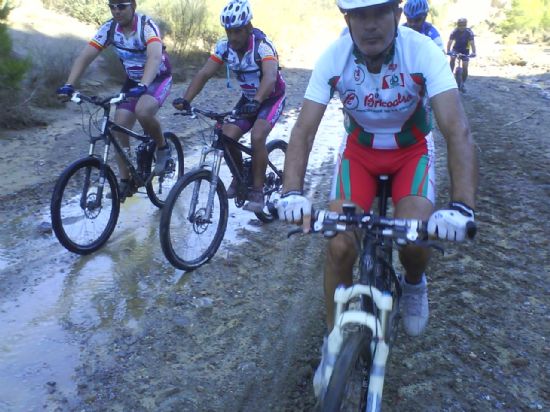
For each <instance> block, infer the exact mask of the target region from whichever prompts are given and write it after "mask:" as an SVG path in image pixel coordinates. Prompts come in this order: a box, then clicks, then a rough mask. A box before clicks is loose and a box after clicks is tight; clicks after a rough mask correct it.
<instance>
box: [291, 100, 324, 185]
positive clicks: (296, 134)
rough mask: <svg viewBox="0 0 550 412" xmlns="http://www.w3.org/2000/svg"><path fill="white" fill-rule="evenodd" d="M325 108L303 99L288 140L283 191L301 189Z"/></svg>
mask: <svg viewBox="0 0 550 412" xmlns="http://www.w3.org/2000/svg"><path fill="white" fill-rule="evenodd" d="M326 108H327V107H326V106H325V105H323V104H320V103H316V102H314V101H311V100H308V99H304V104H303V106H302V110H301V111H300V115H299V116H298V120H296V124H295V125H294V127H293V128H292V132H291V134H290V140H289V142H288V149H287V152H286V158H285V170H284V177H283V182H284V185H283V193H284V192H288V191H291V190H302V187H303V185H304V176H305V173H306V167H307V161H308V157H309V152H310V151H311V147H312V146H313V141H314V140H315V134H316V133H317V129H318V128H319V124H320V123H321V119H322V118H323V114H324V113H325V109H326Z"/></svg>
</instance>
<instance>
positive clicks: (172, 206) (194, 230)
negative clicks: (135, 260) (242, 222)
mask: <svg viewBox="0 0 550 412" xmlns="http://www.w3.org/2000/svg"><path fill="white" fill-rule="evenodd" d="M176 114H181V115H187V116H192V117H194V118H200V117H202V118H203V119H205V118H208V119H212V120H215V121H216V123H215V125H214V127H213V129H210V128H209V129H210V130H212V136H211V137H212V143H211V144H209V145H207V146H205V147H204V148H203V150H202V154H201V159H200V162H199V165H198V166H197V167H196V168H195V169H193V170H191V171H189V172H188V173H186V174H185V175H184V176H183V178H181V179H180V180H179V181H178V182H177V183H176V184H175V185H174V187H173V188H172V190H171V191H170V194H169V195H168V198H167V199H166V206H165V207H164V208H163V210H162V214H161V218H160V244H161V246H162V251H163V252H164V255H165V256H166V258H167V259H168V261H170V263H171V264H172V265H174V266H175V267H177V268H179V269H184V270H193V269H196V268H198V267H199V266H201V265H203V264H205V263H206V262H208V261H209V260H210V259H211V258H212V257H213V256H214V255H215V253H216V251H217V250H218V248H219V246H220V244H221V242H222V240H223V237H224V234H225V230H226V228H227V220H228V208H229V204H228V198H227V192H226V189H225V186H224V184H223V182H222V180H221V179H220V175H219V173H220V167H221V163H222V160H225V162H226V164H227V166H228V167H229V170H230V172H231V174H232V175H233V177H234V178H235V179H236V180H237V193H236V197H235V205H236V206H237V207H242V206H243V205H244V203H245V202H246V200H247V197H248V191H249V189H250V188H251V187H252V158H251V156H252V149H251V148H250V147H248V146H245V145H243V144H241V143H239V142H237V141H236V140H234V139H232V138H230V137H228V136H226V135H224V134H223V132H222V127H223V124H224V121H225V119H226V118H228V117H230V116H233V115H234V112H232V111H231V112H223V113H217V112H213V111H209V110H202V109H200V108H197V107H194V108H192V109H191V111H189V112H180V113H176ZM229 147H235V148H237V149H238V150H240V151H241V152H242V153H244V154H245V155H248V156H245V157H244V158H243V163H242V168H241V167H239V166H238V165H237V162H236V160H235V159H234V158H233V156H232V155H231V152H230V150H228V148H229ZM266 148H267V152H268V165H267V170H266V175H265V182H264V188H263V194H264V200H265V204H267V203H268V202H272V201H274V199H275V198H276V197H277V196H279V193H280V190H281V188H282V182H283V166H284V161H285V153H286V149H287V143H286V142H285V141H283V140H280V139H276V140H271V141H269V142H268V143H267V145H266ZM207 157H208V160H207ZM255 215H256V216H257V217H258V219H259V220H261V221H262V222H264V223H269V222H271V221H273V220H274V216H273V215H272V214H271V213H270V212H269V210H267V208H265V209H264V210H263V211H262V212H259V213H256V212H255Z"/></svg>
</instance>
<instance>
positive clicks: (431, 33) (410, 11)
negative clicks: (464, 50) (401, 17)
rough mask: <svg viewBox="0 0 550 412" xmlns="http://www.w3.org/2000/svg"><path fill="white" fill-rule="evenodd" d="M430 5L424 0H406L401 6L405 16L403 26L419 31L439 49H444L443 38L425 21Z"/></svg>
mask: <svg viewBox="0 0 550 412" xmlns="http://www.w3.org/2000/svg"><path fill="white" fill-rule="evenodd" d="M429 11H430V6H429V5H428V2H427V1H426V0H408V1H407V3H405V6H404V7H403V13H405V17H406V18H407V22H406V23H405V24H403V26H406V27H410V28H411V29H413V30H416V31H417V32H419V33H422V34H424V35H426V36H428V37H429V38H430V39H432V40H433V41H434V42H435V44H437V45H438V46H439V47H440V48H441V50H443V51H445V48H444V47H443V40H441V36H440V35H439V32H438V31H437V29H436V28H435V27H434V26H433V24H431V23H428V22H427V21H426V17H427V16H428V12H429Z"/></svg>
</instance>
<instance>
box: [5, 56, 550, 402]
mask: <svg viewBox="0 0 550 412" xmlns="http://www.w3.org/2000/svg"><path fill="white" fill-rule="evenodd" d="M479 67H480V68H481V69H482V70H481V69H480V70H479V71H478V73H476V74H479V72H482V71H483V73H484V76H475V77H473V78H472V79H471V81H470V82H469V83H468V86H469V87H468V93H467V94H466V95H464V104H465V107H466V109H467V112H468V115H469V118H470V121H471V126H472V130H473V132H474V135H475V138H476V142H477V146H478V149H479V157H480V165H481V170H480V172H481V173H480V191H479V202H478V206H477V209H478V222H479V236H478V237H477V239H476V240H475V242H474V243H472V244H469V245H463V246H456V245H447V246H446V248H447V254H446V256H445V257H440V256H435V257H434V259H433V261H432V264H431V266H430V271H429V282H430V304H431V318H430V325H429V328H428V330H427V331H426V333H425V334H424V335H423V336H421V337H419V338H416V339H411V338H408V337H406V336H405V335H404V334H402V333H401V334H400V336H399V338H398V342H397V346H396V347H395V349H394V352H393V354H392V358H391V361H390V365H389V367H388V372H387V380H386V386H385V393H384V394H385V397H384V405H385V408H386V410H392V411H443V410H444V411H486V410H504V411H520V410H522V411H523V410H550V391H549V389H548V382H550V362H549V359H550V342H549V339H550V315H549V313H550V310H549V309H550V288H549V286H548V285H549V283H548V276H549V266H550V260H549V259H548V246H547V243H548V237H549V234H550V227H549V223H548V222H549V221H550V212H549V209H548V204H549V201H550V186H549V185H550V172H549V169H548V164H550V163H549V158H550V152H549V150H548V145H549V142H550V136H549V135H548V130H547V125H548V124H549V123H550V109H549V103H550V100H548V99H547V97H546V96H545V94H544V92H547V91H548V85H549V83H548V82H549V81H550V79H549V77H548V74H547V72H548V68H547V66H543V67H542V68H541V67H538V68H537V67H529V69H530V70H529V71H528V70H525V68H523V69H522V70H521V69H516V68H514V67H504V68H503V67H500V66H494V65H492V63H491V62H487V63H486V64H485V65H483V63H482V62H480V66H479ZM545 67H546V68H545ZM544 73H546V74H544ZM286 78H287V81H288V83H289V90H291V91H292V92H291V94H290V95H289V98H288V101H287V108H286V113H285V117H284V119H282V121H281V122H280V124H279V125H278V126H277V128H276V129H275V130H274V132H273V137H281V138H284V139H288V133H289V131H290V128H291V127H292V124H293V121H294V120H295V117H296V109H297V107H298V105H299V104H300V102H301V96H302V95H303V89H304V87H305V84H306V81H307V78H308V72H307V71H305V70H292V71H290V70H289V71H288V72H287V74H286ZM224 84H225V83H224V82H223V81H222V80H220V81H219V83H212V85H211V89H208V90H206V91H205V94H204V95H202V96H201V97H200V98H199V99H198V100H197V104H200V103H203V104H209V105H211V106H212V105H213V103H212V102H213V101H215V102H216V103H215V105H213V107H214V108H219V109H223V108H226V107H227V106H229V105H231V104H232V103H233V102H234V101H235V100H236V98H235V97H234V96H235V94H234V93H235V91H234V90H227V89H224ZM179 90H181V87H178V88H176V91H179ZM212 96H215V99H214V98H213V97H212ZM56 116H57V117H58V118H59V119H60V120H58V121H56V122H55V123H53V124H52V125H51V126H50V127H48V128H45V129H42V130H29V131H27V132H24V133H21V132H17V133H6V134H4V135H3V138H2V145H3V147H4V150H3V152H2V153H0V165H1V166H0V169H1V170H2V173H1V175H2V176H3V182H1V183H0V189H1V191H0V201H1V203H0V221H1V223H2V229H1V232H0V364H1V365H2V367H1V368H0V410H2V411H35V410H48V411H77V410H78V411H104V410H120V411H153V410H154V411H157V410H159V411H237V410H246V411H257V410H269V411H271V410H284V411H302V410H304V411H305V410H311V409H312V408H313V406H314V402H315V400H314V397H313V393H312V392H313V391H312V386H311V380H312V374H313V371H314V368H315V367H316V365H317V363H318V361H319V348H320V344H321V341H322V335H323V333H324V326H323V318H324V315H323V298H322V260H323V258H322V255H323V251H324V249H323V245H324V242H325V241H324V240H323V239H321V238H320V237H315V236H308V237H300V236H297V237H293V238H291V239H286V232H287V230H288V227H286V226H284V225H282V224H280V223H274V224H271V225H261V224H260V222H258V221H257V220H256V219H255V217H254V216H253V215H252V214H248V213H247V212H243V211H240V210H237V209H235V208H232V209H231V211H230V215H231V217H230V221H229V225H228V233H227V235H226V239H225V241H224V242H223V243H222V247H221V249H220V250H219V251H218V253H217V255H216V256H215V257H214V258H213V260H212V261H211V263H209V264H207V265H205V266H203V267H201V268H200V269H198V270H196V271H194V272H190V273H185V272H182V271H179V270H175V269H174V268H172V267H171V266H170V265H169V264H168V262H167V261H166V260H165V258H164V256H163V255H162V252H161V250H160V246H159V241H158V221H159V211H158V210H157V209H156V208H155V207H154V206H153V205H152V204H150V202H149V201H148V199H147V197H146V196H145V195H138V196H135V197H133V198H131V199H129V200H128V201H127V202H126V203H125V204H124V205H123V206H122V209H121V215H120V218H119V225H118V226H117V228H116V229H115V232H114V233H113V236H112V237H111V239H110V241H109V242H108V243H107V245H106V246H105V247H104V248H103V249H101V250H100V251H99V252H97V253H95V254H93V255H91V256H86V257H81V256H76V255H73V254H71V253H69V252H67V251H66V250H65V249H63V247H62V246H61V245H59V243H58V242H57V240H56V239H55V237H54V236H53V235H52V233H51V230H50V227H49V199H50V196H51V190H52V187H53V182H54V180H55V177H56V176H57V175H58V174H59V173H60V172H61V171H62V169H63V167H65V166H66V165H67V164H69V163H70V162H71V161H72V160H74V159H76V158H78V157H79V156H81V155H83V154H84V153H86V151H87V144H86V142H85V140H84V139H83V138H82V137H79V136H78V135H77V134H76V132H74V131H73V130H77V128H78V124H79V123H80V117H79V114H78V111H77V109H75V107H67V108H66V109H65V110H63V111H58V112H57V113H56ZM340 120H341V114H340V112H339V111H338V105H337V104H335V105H332V106H331V107H330V109H329V112H328V115H327V116H326V119H325V121H324V123H323V125H322V127H321V129H320V131H319V135H318V136H319V137H318V139H317V140H316V143H315V146H314V150H313V155H312V159H311V161H310V164H309V168H308V175H307V177H306V180H307V182H308V191H309V193H310V195H311V196H312V197H313V198H314V199H315V202H316V204H317V205H319V206H321V207H322V206H323V205H324V204H325V203H324V202H325V200H326V196H327V191H328V186H329V184H330V176H331V173H332V164H333V158H334V153H335V150H336V148H337V146H338V143H339V141H338V140H339V139H338V138H335V136H339V135H340V125H339V121H340ZM162 121H163V124H165V125H168V126H167V129H170V130H171V131H175V132H176V134H178V135H179V136H180V137H181V140H182V142H183V143H184V146H185V153H186V162H187V163H186V167H192V166H193V163H194V159H195V158H196V154H197V151H198V150H199V148H200V139H198V138H197V136H199V134H198V128H199V126H198V125H197V124H196V123H193V122H192V120H189V119H188V120H182V119H181V118H174V117H173V116H172V111H171V110H170V109H168V108H166V109H165V110H163V112H162ZM437 147H438V150H439V162H438V165H437V166H438V179H439V187H440V191H439V198H438V202H439V204H441V205H442V204H444V203H445V202H446V199H447V190H446V187H447V178H446V169H445V149H444V142H443V140H442V138H441V136H439V134H437Z"/></svg>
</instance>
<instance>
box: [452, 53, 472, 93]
mask: <svg viewBox="0 0 550 412" xmlns="http://www.w3.org/2000/svg"><path fill="white" fill-rule="evenodd" d="M447 54H448V55H449V56H451V57H455V58H456V60H455V61H456V67H455V72H454V76H455V80H456V85H457V86H458V90H459V91H460V92H462V93H465V92H466V89H465V88H464V78H463V71H464V69H463V67H462V63H463V62H464V61H465V60H466V59H469V58H471V57H474V56H475V55H472V54H462V53H457V52H454V51H452V52H449V53H447Z"/></svg>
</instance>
